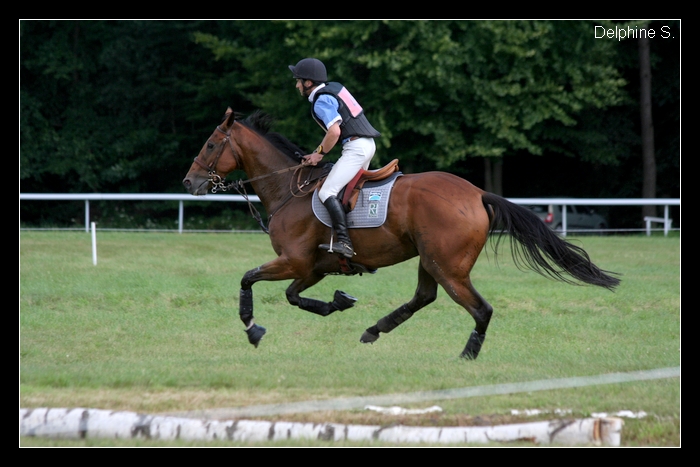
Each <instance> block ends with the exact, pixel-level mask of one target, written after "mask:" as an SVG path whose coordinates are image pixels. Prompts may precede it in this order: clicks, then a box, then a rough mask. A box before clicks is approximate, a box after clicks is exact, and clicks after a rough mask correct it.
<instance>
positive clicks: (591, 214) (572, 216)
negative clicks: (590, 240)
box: [528, 204, 608, 230]
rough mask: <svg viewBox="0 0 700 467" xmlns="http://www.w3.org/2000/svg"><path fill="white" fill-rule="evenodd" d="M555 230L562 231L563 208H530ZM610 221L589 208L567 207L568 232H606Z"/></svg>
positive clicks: (538, 206) (558, 206)
mask: <svg viewBox="0 0 700 467" xmlns="http://www.w3.org/2000/svg"><path fill="white" fill-rule="evenodd" d="M528 208H530V210H532V211H533V212H534V213H535V214H537V215H538V216H539V218H540V219H542V221H543V222H544V223H545V224H546V225H548V226H549V227H550V228H551V229H553V230H562V226H563V224H564V222H563V216H562V212H561V208H562V206H560V205H556V204H549V205H531V206H528ZM607 228H608V221H607V220H606V219H605V218H604V217H603V216H601V215H600V214H598V213H596V212H595V210H594V209H593V208H591V207H589V206H577V205H570V204H567V205H566V230H604V229H607Z"/></svg>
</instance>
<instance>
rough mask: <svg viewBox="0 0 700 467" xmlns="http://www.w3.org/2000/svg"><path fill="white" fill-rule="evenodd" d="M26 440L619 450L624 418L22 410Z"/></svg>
mask: <svg viewBox="0 0 700 467" xmlns="http://www.w3.org/2000/svg"><path fill="white" fill-rule="evenodd" d="M19 421H20V436H37V437H47V438H65V439H89V438H104V439H133V438H137V439H154V440H177V439H182V440H190V441H213V440H231V441H238V442H256V441H284V440H291V439H321V440H328V441H344V440H347V441H372V440H377V441H382V442H387V443H397V444H400V443H432V444H435V443H440V444H465V443H490V442H513V441H528V442H532V443H533V444H536V445H550V444H554V445H564V446H576V445H595V446H619V445H620V436H621V431H622V425H623V421H622V419H620V418H615V417H610V418H586V419H576V420H554V421H545V422H534V423H521V424H512V425H497V426H486V427H482V426H464V427H412V426H403V425H398V426H391V427H381V426H379V425H376V426H374V425H344V424H336V423H324V424H315V423H293V422H267V421H254V420H229V421H216V420H213V421H212V420H198V419H191V418H180V417H166V416H158V415H145V414H138V413H133V412H123V411H122V412H113V411H109V410H99V409H85V408H74V409H65V408H37V409H20V411H19Z"/></svg>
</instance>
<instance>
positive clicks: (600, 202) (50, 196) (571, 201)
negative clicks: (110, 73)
mask: <svg viewBox="0 0 700 467" xmlns="http://www.w3.org/2000/svg"><path fill="white" fill-rule="evenodd" d="M248 198H249V199H250V201H252V202H256V203H259V202H260V199H259V198H258V197H257V196H249V197H248ZM19 199H20V201H39V200H45V201H84V202H85V231H86V232H89V231H90V201H178V202H179V208H178V232H180V233H182V230H183V223H184V222H183V219H184V202H185V201H187V202H202V201H228V202H245V201H246V200H245V198H244V197H243V196H241V195H206V196H192V195H189V194H153V193H151V194H149V193H129V194H118V193H85V194H79V193H20V195H19ZM508 200H509V201H511V202H513V203H516V204H524V205H535V206H536V205H543V206H546V205H549V204H552V205H555V206H562V231H561V233H562V235H564V236H566V234H567V231H568V229H567V224H566V206H569V205H572V206H574V205H575V206H651V205H653V206H663V207H664V217H663V218H660V219H662V220H663V225H664V228H663V231H664V234H665V235H668V232H669V230H670V229H671V218H670V217H669V207H670V206H680V205H681V200H680V198H655V199H647V198H633V199H626V198H605V199H600V198H508ZM642 230H646V232H647V235H649V234H650V233H651V229H650V228H649V226H647V228H646V229H642Z"/></svg>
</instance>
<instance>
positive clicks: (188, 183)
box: [182, 178, 192, 188]
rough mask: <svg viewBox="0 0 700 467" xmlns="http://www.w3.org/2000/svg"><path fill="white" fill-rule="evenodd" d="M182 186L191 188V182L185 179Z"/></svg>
mask: <svg viewBox="0 0 700 467" xmlns="http://www.w3.org/2000/svg"><path fill="white" fill-rule="evenodd" d="M182 184H183V185H185V187H187V188H189V187H190V186H192V182H191V181H190V180H189V178H186V179H184V180H183V181H182Z"/></svg>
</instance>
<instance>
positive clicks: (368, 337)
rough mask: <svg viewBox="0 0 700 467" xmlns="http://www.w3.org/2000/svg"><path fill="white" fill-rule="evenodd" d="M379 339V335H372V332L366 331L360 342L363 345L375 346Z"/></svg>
mask: <svg viewBox="0 0 700 467" xmlns="http://www.w3.org/2000/svg"><path fill="white" fill-rule="evenodd" d="M377 339H379V335H378V334H372V333H371V332H368V331H365V332H364V334H362V337H360V342H362V343H363V344H374V343H375V342H376V341H377Z"/></svg>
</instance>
